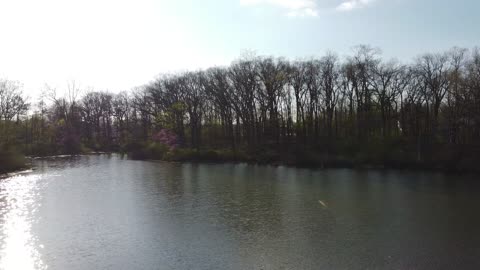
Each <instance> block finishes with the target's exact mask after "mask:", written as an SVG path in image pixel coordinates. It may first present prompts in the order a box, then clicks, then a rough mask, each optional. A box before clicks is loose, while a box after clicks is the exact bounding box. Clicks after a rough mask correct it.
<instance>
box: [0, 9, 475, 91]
mask: <svg viewBox="0 0 480 270" xmlns="http://www.w3.org/2000/svg"><path fill="white" fill-rule="evenodd" d="M478 10H480V1H477V0H461V1H451V0H422V1H418V0H202V1H200V0H171V1H168V0H115V1H114V0H82V1H69V0H42V1H39V0H0V77H3V78H5V77H6V78H9V79H13V80H19V81H21V82H23V84H24V91H25V92H28V93H31V94H32V95H36V94H37V93H39V92H40V90H41V88H42V87H43V85H44V84H45V83H48V84H49V85H51V86H54V87H57V88H58V89H59V90H61V89H63V88H65V86H66V82H67V81H68V80H72V79H73V80H76V81H77V82H79V83H80V84H81V85H82V86H83V87H88V86H91V87H93V88H95V89H97V90H110V91H114V92H117V91H121V90H129V89H130V88H132V87H134V86H138V85H141V84H144V83H146V82H148V81H150V80H151V79H152V78H154V77H155V76H156V75H157V74H159V73H163V72H169V71H172V72H174V71H178V70H185V69H197V68H205V67H209V66H213V65H226V64H228V63H230V62H231V61H232V60H233V59H234V58H235V57H237V56H239V55H240V53H241V52H242V50H245V49H251V50H256V51H257V52H258V53H259V54H272V55H277V56H286V57H289V58H296V57H305V56H311V55H321V54H323V53H324V52H325V51H327V50H333V51H336V52H338V53H339V54H340V55H344V54H347V53H348V52H349V51H350V48H351V47H352V46H354V45H357V44H360V43H368V44H371V45H374V46H378V47H380V48H382V49H383V51H384V55H385V56H386V57H392V56H396V57H399V58H401V59H403V58H406V60H409V59H410V58H411V57H413V56H415V55H417V54H419V53H422V52H425V51H436V50H443V49H446V48H449V47H451V46H454V45H458V46H464V47H473V46H475V45H480V32H479V30H478V25H480V19H479V16H477V14H476V13H477V12H478Z"/></svg>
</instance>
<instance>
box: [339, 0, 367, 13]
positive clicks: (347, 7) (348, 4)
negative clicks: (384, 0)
mask: <svg viewBox="0 0 480 270" xmlns="http://www.w3.org/2000/svg"><path fill="white" fill-rule="evenodd" d="M372 2H373V0H347V1H344V2H343V3H341V4H340V5H338V6H337V8H336V10H338V11H351V10H354V9H358V8H363V7H365V6H367V5H368V4H371V3H372Z"/></svg>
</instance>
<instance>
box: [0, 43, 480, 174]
mask: <svg viewBox="0 0 480 270" xmlns="http://www.w3.org/2000/svg"><path fill="white" fill-rule="evenodd" d="M58 93H62V94H61V95H59V94H58ZM27 101H28V102H27ZM479 138H480V49H478V48H475V49H471V50H468V49H461V48H452V49H450V50H448V51H447V52H443V53H428V54H423V55H420V56H418V57H416V58H415V59H414V60H413V61H411V62H410V63H408V64H404V63H401V62H398V61H396V60H389V61H385V60H383V59H382V57H381V54H380V51H379V50H378V49H376V48H372V47H370V46H366V45H361V46H357V47H355V49H354V50H353V52H352V54H351V55H350V56H347V57H342V58H340V57H339V56H337V55H336V54H334V53H327V54H326V55H325V56H323V57H319V58H309V59H303V60H296V61H290V60H286V59H284V58H276V57H265V56H256V55H254V54H245V55H243V56H242V57H240V58H239V59H237V60H236V61H234V62H233V63H232V64H231V65H230V66H228V67H213V68H210V69H207V70H201V71H194V72H183V73H178V74H165V75H161V76H159V77H158V78H156V79H155V80H153V81H152V82H150V83H148V84H146V85H145V86H142V87H138V88H136V89H133V90H131V91H129V92H120V93H116V94H113V93H109V92H103V91H86V90H85V89H79V87H78V86H77V85H75V83H74V82H70V83H69V84H68V87H67V89H62V90H56V89H52V88H49V87H47V89H45V91H44V95H42V97H41V98H39V99H38V100H29V99H28V98H27V97H25V95H24V94H22V87H21V84H20V83H19V82H15V81H11V80H7V79H2V80H0V164H1V165H0V170H2V168H3V170H6V169H7V168H16V167H21V166H22V163H23V162H24V158H23V155H27V156H45V155H55V154H78V153H88V152H94V151H105V152H121V153H126V154H128V155H130V157H132V158H139V159H150V158H151V159H166V160H208V161H247V162H260V163H283V164H290V165H305V166H318V167H333V166H335V167H337V166H338V167H355V166H375V167H398V168H437V169H438V168H443V169H458V170H478V166H477V164H478V161H480V140H479Z"/></svg>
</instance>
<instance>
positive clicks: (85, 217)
mask: <svg viewBox="0 0 480 270" xmlns="http://www.w3.org/2000/svg"><path fill="white" fill-rule="evenodd" d="M35 165H36V170H34V171H33V172H30V173H26V174H23V175H18V176H13V177H10V178H6V179H2V180H0V269H47V268H48V269H480V181H477V180H480V179H475V178H476V177H475V176H454V175H442V174H435V173H419V172H398V171H397V172H394V171H392V172H385V171H353V170H323V171H321V170H306V169H293V168H285V167H269V166H251V165H241V164H240V165H208V164H204V165H196V164H177V163H163V162H148V161H131V160H126V159H122V158H121V157H119V156H115V155H114V156H107V155H104V156H86V157H79V158H74V159H72V158H57V159H50V160H37V161H35Z"/></svg>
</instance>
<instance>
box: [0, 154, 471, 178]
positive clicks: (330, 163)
mask: <svg viewBox="0 0 480 270" xmlns="http://www.w3.org/2000/svg"><path fill="white" fill-rule="evenodd" d="M111 154H117V155H122V156H125V157H126V158H128V159H130V160H137V161H162V162H174V163H194V164H248V165H263V166H273V167H278V166H284V167H288V168H298V169H316V170H324V169H352V170H397V171H412V172H439V173H448V174H462V175H463V174H475V175H478V174H480V168H479V169H458V168H452V167H448V166H444V164H443V165H442V164H439V163H436V164H435V163H430V164H429V163H427V162H423V163H418V162H399V163H397V164H374V163H368V162H356V161H354V160H353V159H350V160H349V159H342V160H321V161H317V162H316V163H310V164H308V163H299V162H291V161H290V162H289V161H288V160H271V161H260V160H255V159H252V158H238V157H236V158H225V157H216V158H211V157H210V158H209V157H206V158H204V157H198V156H196V157H181V158H155V157H151V158H134V157H132V156H131V154H128V153H122V152H91V153H79V154H71V155H65V154H63V155H49V156H28V157H26V158H27V159H29V160H30V161H29V162H28V163H29V165H28V166H26V167H24V168H21V169H17V170H15V171H10V172H4V173H1V174H0V175H5V174H9V173H10V174H11V173H17V172H21V171H22V170H23V171H24V170H33V166H32V165H31V160H36V159H56V158H69V157H80V156H91V155H92V156H93V155H111Z"/></svg>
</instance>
